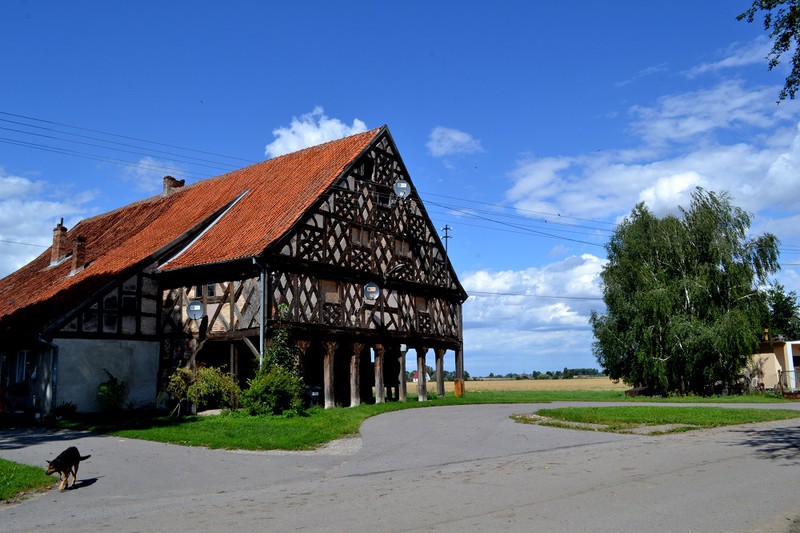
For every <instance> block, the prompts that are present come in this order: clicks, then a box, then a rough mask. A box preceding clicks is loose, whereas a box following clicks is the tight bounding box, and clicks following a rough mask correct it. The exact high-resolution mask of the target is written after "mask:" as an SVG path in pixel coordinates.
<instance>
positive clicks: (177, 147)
mask: <svg viewBox="0 0 800 533" xmlns="http://www.w3.org/2000/svg"><path fill="white" fill-rule="evenodd" d="M0 115H6V116H9V117H16V118H21V119H25V120H33V121H35V122H41V123H43V124H52V125H55V126H62V127H65V128H73V129H76V130H79V131H88V132H91V133H99V134H101V135H108V136H110V137H117V138H119V139H128V140H131V141H137V142H144V143H148V144H154V145H156V146H165V147H167V148H173V149H176V150H185V151H187V152H194V153H198V154H205V155H213V156H214V157H224V158H225V159H235V160H238V161H244V162H246V163H257V162H258V161H253V160H250V159H245V158H243V157H235V156H230V155H225V154H218V153H214V152H209V151H206V150H198V149H195V148H187V147H184V146H178V145H176V144H168V143H162V142H158V141H150V140H148V139H142V138H139V137H131V136H128V135H121V134H119V133H112V132H108V131H103V130H94V129H91V128H84V127H81V126H74V125H71V124H65V123H63V122H56V121H53V120H45V119H41V118H36V117H29V116H26V115H20V114H17V113H9V112H7V111H0Z"/></svg>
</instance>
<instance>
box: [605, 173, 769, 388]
mask: <svg viewBox="0 0 800 533" xmlns="http://www.w3.org/2000/svg"><path fill="white" fill-rule="evenodd" d="M749 228H750V215H749V214H747V213H746V212H745V211H743V210H741V209H740V208H738V207H735V206H733V205H732V204H731V200H730V197H729V195H728V194H727V193H725V194H721V195H717V194H715V193H713V192H708V191H705V190H703V189H699V188H698V189H696V190H695V191H694V193H693V194H692V199H691V203H690V206H689V207H688V209H683V208H681V209H680V216H674V215H668V216H666V217H664V218H658V217H656V216H654V215H653V214H652V213H651V212H650V211H649V210H648V209H647V207H646V206H645V205H644V204H638V205H637V206H636V207H635V208H634V209H633V211H632V212H631V215H630V216H628V217H627V218H626V219H625V220H624V221H623V222H622V223H621V224H620V225H619V226H618V227H617V229H616V231H615V232H614V234H613V235H612V237H611V239H610V241H609V242H608V243H607V245H606V251H607V253H608V263H607V264H606V266H605V267H604V269H603V271H602V273H601V278H602V281H603V299H604V301H605V304H606V312H605V314H599V313H597V312H596V311H593V312H592V317H591V324H592V329H593V332H594V336H595V342H594V344H593V351H594V354H595V357H596V358H597V361H598V363H599V364H600V366H602V367H603V369H604V370H605V372H606V373H607V374H608V375H609V376H610V377H611V378H614V379H622V380H623V381H624V382H625V383H627V384H629V385H631V386H641V387H646V388H648V389H649V390H650V391H652V392H653V393H657V394H667V393H673V392H679V393H682V394H686V393H695V394H707V393H710V392H711V391H713V390H714V388H715V387H719V386H727V385H731V384H732V383H733V382H735V381H736V379H737V376H738V375H739V374H740V372H741V371H742V369H743V367H744V366H745V364H746V362H747V360H748V358H749V356H750V355H751V354H752V353H753V350H754V349H755V347H756V345H757V342H758V333H759V331H760V330H761V326H762V320H763V317H764V316H765V312H766V307H765V299H764V295H763V294H761V293H760V292H759V290H758V287H759V286H761V285H763V284H764V283H765V282H766V279H767V278H768V277H769V275H771V274H772V273H774V272H775V271H777V269H778V262H777V261H778V240H777V239H776V238H775V236H773V235H771V234H764V235H761V236H757V237H754V238H751V237H750V236H749V235H748V230H749Z"/></svg>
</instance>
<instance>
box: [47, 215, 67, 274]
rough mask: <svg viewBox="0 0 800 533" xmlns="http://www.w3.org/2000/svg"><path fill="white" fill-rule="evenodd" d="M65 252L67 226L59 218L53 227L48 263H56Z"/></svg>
mask: <svg viewBox="0 0 800 533" xmlns="http://www.w3.org/2000/svg"><path fill="white" fill-rule="evenodd" d="M66 254H67V228H66V227H65V226H64V219H63V218H62V219H61V222H59V223H58V224H57V225H56V227H55V228H53V247H52V248H51V249H50V264H51V265H52V264H54V263H57V262H58V261H60V260H61V259H62V258H63V257H64V256H65V255H66Z"/></svg>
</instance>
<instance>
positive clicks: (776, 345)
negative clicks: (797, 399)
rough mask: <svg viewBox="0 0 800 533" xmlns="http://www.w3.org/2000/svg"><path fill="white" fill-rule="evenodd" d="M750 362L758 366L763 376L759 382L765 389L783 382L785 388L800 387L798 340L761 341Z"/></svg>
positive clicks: (799, 348) (799, 342)
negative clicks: (799, 381) (799, 382)
mask: <svg viewBox="0 0 800 533" xmlns="http://www.w3.org/2000/svg"><path fill="white" fill-rule="evenodd" d="M751 363H756V364H758V365H759V366H760V368H761V371H762V372H763V376H762V377H760V378H759V380H760V383H761V384H763V385H764V388H766V389H772V388H775V387H777V386H778V383H779V381H782V382H783V387H784V389H786V390H796V389H798V388H800V386H799V385H800V384H798V379H800V341H781V340H774V341H766V342H761V343H760V344H759V346H758V350H756V352H755V353H754V354H753V356H752V358H751Z"/></svg>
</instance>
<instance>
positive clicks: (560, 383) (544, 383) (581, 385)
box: [408, 377, 630, 392]
mask: <svg viewBox="0 0 800 533" xmlns="http://www.w3.org/2000/svg"><path fill="white" fill-rule="evenodd" d="M427 385H428V387H427V388H428V390H429V391H434V392H435V391H436V381H429V382H428V383H427ZM416 386H417V384H416V383H409V384H408V389H409V390H415V389H414V388H416ZM412 387H413V388H412ZM444 388H445V392H453V382H452V381H445V383H444ZM464 388H465V389H466V391H467V392H469V391H512V390H527V391H550V390H567V391H571V390H586V391H609V390H610V391H621V390H627V389H629V388H630V386H628V385H625V384H624V383H622V382H621V381H620V382H618V383H615V382H613V381H612V380H610V379H608V378H606V377H602V378H574V379H519V380H516V379H488V378H483V379H477V380H474V381H473V380H469V381H467V382H466V383H464Z"/></svg>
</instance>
